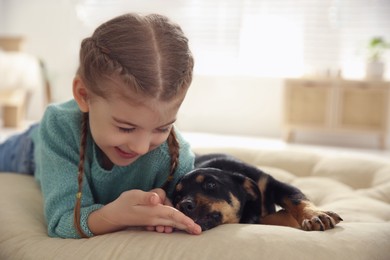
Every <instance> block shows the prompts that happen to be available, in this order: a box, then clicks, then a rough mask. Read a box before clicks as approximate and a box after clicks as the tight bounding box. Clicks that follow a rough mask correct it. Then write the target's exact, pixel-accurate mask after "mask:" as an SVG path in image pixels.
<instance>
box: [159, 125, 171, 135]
mask: <svg viewBox="0 0 390 260" xmlns="http://www.w3.org/2000/svg"><path fill="white" fill-rule="evenodd" d="M171 127H172V126H167V127H164V128H157V129H156V130H157V132H159V133H166V132H169V131H170V130H171Z"/></svg>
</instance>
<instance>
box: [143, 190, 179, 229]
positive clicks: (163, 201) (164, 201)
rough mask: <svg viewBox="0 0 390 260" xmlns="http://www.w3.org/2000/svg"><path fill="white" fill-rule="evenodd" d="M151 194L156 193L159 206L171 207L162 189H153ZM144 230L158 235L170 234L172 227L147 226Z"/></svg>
mask: <svg viewBox="0 0 390 260" xmlns="http://www.w3.org/2000/svg"><path fill="white" fill-rule="evenodd" d="M151 192H155V193H157V195H158V196H159V197H160V204H163V205H167V206H170V207H173V204H172V202H171V201H170V200H169V199H168V198H167V197H166V193H165V191H164V190H163V189H159V188H158V189H153V190H151ZM146 230H148V231H157V232H159V233H172V232H173V227H171V226H147V227H146Z"/></svg>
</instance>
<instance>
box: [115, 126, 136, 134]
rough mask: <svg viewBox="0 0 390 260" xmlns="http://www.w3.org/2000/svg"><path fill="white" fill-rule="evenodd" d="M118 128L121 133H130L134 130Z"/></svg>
mask: <svg viewBox="0 0 390 260" xmlns="http://www.w3.org/2000/svg"><path fill="white" fill-rule="evenodd" d="M118 129H119V131H121V132H123V133H131V132H133V131H134V130H135V128H124V127H118Z"/></svg>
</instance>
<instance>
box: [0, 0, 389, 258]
mask: <svg viewBox="0 0 390 260" xmlns="http://www.w3.org/2000/svg"><path fill="white" fill-rule="evenodd" d="M125 13H137V14H140V15H148V14H161V15H164V16H166V17H168V18H169V19H170V20H171V21H173V22H174V23H176V24H178V25H179V26H180V28H181V29H182V32H183V33H184V35H185V37H187V39H188V46H189V50H190V52H191V53H192V57H193V61H194V66H193V71H192V80H190V81H191V84H190V86H189V88H188V91H187V92H186V95H185V98H184V100H183V101H182V103H181V106H180V108H179V109H178V111H177V114H176V115H175V117H174V118H173V120H171V121H172V122H171V121H169V124H168V125H172V129H175V130H177V131H179V132H180V135H179V137H180V138H183V139H184V140H186V141H185V142H188V144H189V145H190V147H191V148H190V149H191V152H194V154H197V155H199V154H208V153H226V154H229V155H233V156H234V157H236V158H238V159H240V160H242V161H243V162H245V163H248V164H251V165H254V166H256V167H257V168H259V169H262V170H264V171H265V172H267V173H269V174H270V175H271V176H273V177H275V178H277V179H280V180H282V181H284V182H288V183H290V184H292V185H294V186H297V187H298V188H299V189H301V190H302V191H303V192H304V193H305V194H306V195H307V197H308V198H309V199H310V200H312V201H313V202H314V203H315V204H316V205H319V206H320V207H321V208H327V209H329V210H330V211H332V212H337V213H338V214H340V216H341V217H342V218H343V219H344V221H343V222H340V224H338V223H332V226H333V224H337V226H336V228H335V229H333V230H329V231H328V230H327V231H326V232H324V233H325V234H327V235H326V236H325V235H324V236H322V237H321V234H317V233H315V232H309V233H310V234H313V235H307V236H305V235H304V236H301V235H300V233H299V234H298V233H296V232H297V230H295V229H293V231H290V230H289V229H288V230H285V229H280V230H279V229H278V230H277V231H276V232H275V231H274V230H272V229H268V228H267V227H265V228H263V229H261V228H259V227H257V225H250V226H249V227H247V228H243V227H242V226H240V225H237V226H235V225H232V228H225V227H216V228H215V231H214V229H213V230H209V231H206V232H204V234H202V235H201V236H203V235H205V236H204V237H205V238H204V239H203V240H199V239H198V240H197V239H196V238H192V237H191V239H189V240H186V239H184V238H187V237H189V236H185V235H184V234H183V233H179V234H176V233H175V234H174V236H172V237H170V238H169V239H165V240H164V239H163V240H161V237H157V236H156V237H154V236H153V235H152V234H151V232H145V233H146V234H144V233H142V232H140V231H128V232H130V233H131V234H134V236H130V237H127V236H126V235H128V234H127V233H126V231H120V232H118V234H119V235H116V234H109V235H108V236H106V235H103V236H101V237H100V236H97V237H96V239H95V237H94V238H92V239H91V240H86V241H85V243H83V244H80V245H79V246H75V244H72V243H71V242H72V240H68V241H61V240H60V239H58V240H57V239H52V238H49V237H47V235H46V237H45V236H44V235H43V233H42V230H43V232H44V231H45V226H46V225H44V224H42V223H44V221H45V218H44V215H43V211H42V207H43V206H42V196H41V194H40V189H39V188H38V187H36V186H34V185H36V184H35V181H34V178H31V176H21V175H18V176H17V178H19V177H22V178H23V179H21V181H22V182H23V183H22V184H23V185H24V186H23V187H24V188H25V189H26V190H27V191H28V192H27V193H23V192H20V190H22V188H20V187H19V186H17V185H19V184H18V180H16V179H14V177H11V176H12V174H8V173H7V174H5V173H4V174H3V173H2V174H0V185H1V183H3V185H1V187H0V197H4V200H1V203H0V206H4V207H6V206H7V207H11V206H12V205H15V206H14V207H13V206H12V207H11V208H12V209H10V210H8V211H6V212H10V213H9V214H3V213H1V214H0V216H1V217H0V222H4V221H10V220H13V219H15V216H14V215H12V214H11V212H13V213H15V214H16V213H18V212H19V213H18V214H23V215H28V214H29V212H30V213H31V212H34V214H35V215H36V214H38V215H37V216H39V217H37V218H33V217H32V218H30V219H28V220H22V219H19V220H18V221H19V222H18V221H17V220H16V219H15V221H14V222H12V223H13V227H14V229H12V230H11V228H10V227H4V228H6V229H5V230H2V229H3V227H1V228H0V259H3V258H4V259H51V258H52V257H53V256H59V258H60V259H65V258H69V257H73V258H74V259H79V258H80V259H89V258H92V257H97V258H99V257H103V258H102V259H106V258H107V259H129V258H128V257H129V256H130V255H131V256H138V257H139V258H141V259H165V258H167V259H168V258H169V259H219V258H221V256H222V255H223V256H225V255H226V254H227V253H226V252H228V251H229V250H233V248H234V250H233V251H234V252H232V255H231V258H229V257H228V256H226V257H224V259H238V258H240V259H254V258H256V257H255V256H254V255H253V253H255V254H257V253H258V252H259V250H260V248H261V251H262V252H263V254H264V255H265V256H266V258H270V259H285V258H286V257H288V256H290V254H292V255H294V256H296V258H293V259H312V257H313V254H315V255H317V254H318V255H319V256H318V259H329V258H334V259H347V258H353V259H368V258H371V259H386V257H388V246H389V242H388V241H390V225H389V224H390V15H389V14H390V1H389V0H318V1H312V0H299V1H296V0H207V1H206V0H186V1H185V0H147V1H136V0H109V1H103V0H0V106H1V109H0V142H3V141H6V140H9V139H8V138H10V137H11V136H13V135H15V134H20V133H24V131H26V130H28V129H31V128H30V127H31V126H33V127H34V126H37V127H39V126H38V125H37V124H39V123H40V122H41V120H42V119H44V118H45V111H47V108H48V107H51V106H56V105H57V104H62V103H65V102H74V100H73V99H76V101H77V102H78V99H77V98H75V96H74V95H75V92H74V91H75V87H74V86H75V84H77V82H80V81H77V79H79V78H78V75H79V73H80V68H81V67H80V54H79V52H80V48H81V44H82V41H83V39H86V38H87V37H89V36H91V35H92V34H93V33H94V31H95V29H96V28H97V27H98V26H99V25H101V24H102V23H104V22H106V21H108V20H109V19H112V18H114V17H117V16H119V15H123V14H125ZM129 33H132V31H129ZM108 42H110V41H108ZM110 44H111V43H110ZM95 45H96V46H97V47H98V48H100V51H101V52H102V53H104V54H105V55H108V57H111V56H110V50H108V49H106V48H105V47H100V46H99V45H98V43H96V42H95ZM114 45H115V44H114ZM170 47H172V46H170ZM166 48H169V47H166ZM126 57H129V59H131V55H130V56H126ZM148 57H149V56H148ZM111 58H112V57H111ZM159 59H160V60H163V59H164V57H159ZM118 63H120V62H119V61H118ZM161 66H162V65H161ZM178 69H179V70H182V71H183V73H184V72H185V71H186V70H185V68H178ZM130 74H131V73H130ZM134 78H135V79H134V81H135V82H139V79H137V78H136V77H134ZM81 81H82V80H81ZM75 82H76V83H75ZM161 82H162V81H161ZM161 82H160V83H161ZM98 84H99V83H98V82H96V85H98ZM162 85H163V84H162ZM72 100H73V101H72ZM74 103H75V102H74ZM77 104H78V105H79V107H80V109H81V110H82V112H85V111H83V106H82V105H80V103H79V102H78V103H77ZM118 106H119V105H118ZM155 107H157V109H155V111H160V110H163V107H164V106H161V107H160V103H157V105H156V106H155ZM88 109H89V108H88ZM102 111H103V109H102ZM160 112H161V111H160ZM156 113H157V112H156ZM83 114H87V113H83ZM134 114H135V112H134ZM161 114H163V112H161ZM164 115H165V114H164ZM135 116H136V117H138V118H142V117H143V114H137V115H135ZM53 118H58V116H56V117H53ZM91 118H92V115H90V118H89V120H91ZM145 118H146V114H145ZM87 119H88V118H87ZM53 120H54V121H55V120H56V119H53ZM83 120H84V121H83V122H87V121H86V119H83ZM115 120H116V119H115ZM156 120H157V119H156ZM116 121H118V122H120V123H121V124H122V123H123V122H122V121H123V120H116ZM157 121H158V120H157ZM89 124H91V123H90V121H89ZM80 125H81V124H80ZM86 125H87V126H86V128H85V129H87V130H85V131H89V130H88V127H89V126H88V123H86ZM95 125H98V126H99V123H96V124H95ZM102 125H103V124H102ZM130 125H131V124H130ZM161 125H163V124H162V123H161ZM83 127H84V126H83V125H82V126H80V128H81V129H84V128H83ZM59 128H60V127H59ZM100 128H101V129H103V127H100ZM122 128H123V127H120V129H122ZM66 129H67V128H66V127H64V128H63V129H62V128H61V129H57V130H56V131H58V133H60V132H63V133H62V135H67V134H68V133H67V131H66ZM156 129H157V130H158V131H160V130H161V129H160V127H159V128H156ZM125 130H126V129H125ZM163 130H164V129H163ZM82 131H84V130H82ZM126 131H128V129H127V130H126ZM160 132H161V133H162V132H163V131H162V130H161V131H160ZM160 132H159V133H160ZM171 132H173V130H171ZM153 133H155V132H153ZM161 133H160V134H161ZM71 134H72V133H69V135H71ZM109 134H110V133H107V135H109ZM127 134H128V135H129V136H130V135H131V134H132V132H131V131H128V132H127ZM167 134H168V132H167ZM48 135H50V133H48ZM102 135H104V134H102ZM122 135H124V134H123V133H122ZM167 136H168V135H167ZM78 138H79V137H78ZM81 138H82V137H81ZM86 138H87V137H86ZM180 138H179V139H180ZM79 139H80V138H79ZM79 139H77V140H78V142H80V141H79ZM112 139H114V138H112ZM88 140H89V139H88ZM164 140H166V139H164ZM169 140H170V139H168V142H169ZM88 142H89V141H88ZM80 143H81V147H82V145H83V142H82V140H81V142H80ZM84 144H85V142H84ZM79 146H80V144H79V143H77V148H78V147H79ZM95 146H99V145H95ZM47 147H49V148H51V145H47ZM97 149H101V147H100V146H99V148H97ZM147 149H151V148H150V147H149V146H148V148H147ZM82 151H83V153H84V150H83V149H82ZM87 151H90V150H87ZM99 151H100V150H99ZM100 152H102V153H105V151H104V149H102V151H100ZM3 153H4V152H3ZM80 153H81V152H80ZM97 153H98V152H97ZM120 153H121V155H122V157H123V158H125V157H128V158H130V157H131V156H130V155H131V154H128V153H126V152H124V151H121V152H120ZM139 153H141V152H139ZM18 154H20V153H18ZM67 156H68V155H67ZM87 156H88V155H87ZM171 156H172V155H171ZM80 158H81V157H80ZM179 158H180V157H179ZM108 159H109V160H111V161H110V163H112V164H114V165H116V163H115V162H114V161H113V160H112V159H111V158H108ZM43 160H44V159H43ZM91 160H92V159H91ZM178 160H180V159H178ZM73 161H77V162H78V157H77V158H76V159H75V160H73ZM80 161H82V160H81V159H80ZM5 162H6V159H3V160H2V159H1V146H0V164H1V163H3V164H5ZM82 162H83V161H82ZM80 165H82V163H80V164H79V166H78V167H79V168H78V169H80ZM58 167H59V168H61V167H62V165H58ZM88 167H89V166H88ZM88 167H87V168H88ZM91 167H92V166H91ZM1 169H2V168H1V167H0V172H10V170H1ZM75 169H76V170H75V175H76V173H77V171H78V172H79V174H80V170H77V165H76V166H75ZM174 169H175V168H174ZM172 172H173V170H172ZM2 177H3V179H2ZM25 177H26V178H25ZM170 177H172V176H170ZM86 178H89V177H86ZM29 185H30V186H29ZM13 187H18V188H17V189H15V188H13ZM79 187H82V184H80V183H79ZM1 190H3V191H1ZM30 192H31V193H30ZM79 192H80V191H79ZM11 193H12V194H13V195H12V196H14V197H15V202H14V203H8V202H9V201H11V200H10V199H7V198H6V196H5V194H11ZM1 194H4V196H2V195H1ZM77 194H81V193H77ZM29 197H31V198H34V200H33V201H34V203H31V205H29V206H28V207H27V208H25V209H24V211H22V209H20V208H21V207H17V205H24V204H29V203H28V202H27V201H26V198H29ZM16 200H17V201H16ZM80 201H82V200H81V199H80ZM80 203H81V202H80ZM11 204H12V205H11ZM72 206H73V205H72ZM29 207H31V208H29ZM1 211H2V212H5V211H3V210H1ZM41 211H42V212H41ZM21 212H23V213H21ZM38 218H39V219H38ZM20 221H24V222H25V221H29V222H28V224H29V225H30V226H34V225H35V227H36V226H37V225H38V227H39V228H34V227H32V229H31V230H30V229H28V228H27V227H24V228H22V227H21V226H19V224H20V223H21V222H20ZM336 222H337V221H336ZM18 223H19V224H18ZM339 225H340V226H339ZM2 226H3V225H2ZM41 226H42V228H41ZM223 226H225V225H223ZM253 226H256V227H253ZM278 228H279V227H278ZM332 228H333V227H332ZM38 229H39V230H38ZM24 231H27V234H28V236H29V240H28V239H27V238H25V239H24V238H21V237H18V234H21V233H23V232H24ZM18 232H19V233H18ZM34 232H37V233H34ZM39 232H41V233H39ZM229 232H235V233H234V234H237V236H235V235H231V233H229ZM273 232H275V233H273ZM92 233H93V232H92ZM92 233H91V234H92ZM259 234H266V235H267V236H271V237H272V236H273V240H272V242H270V243H271V244H270V245H269V247H270V248H264V245H262V246H260V244H262V243H264V241H265V240H263V238H262V237H261V236H260V235H259ZM158 235H162V234H158ZM337 235H339V236H340V238H339V239H336V238H335V237H336V236H337ZM119 236H120V237H119ZM221 236H225V237H233V238H232V241H233V242H232V243H231V244H229V243H228V242H222V243H221V242H220V241H219V239H218V238H220V237H221ZM11 237H12V238H13V240H12V239H10V238H11ZM207 237H209V238H210V240H207ZM285 237H288V238H289V239H291V241H292V242H291V241H290V242H289V243H286V242H283V238H285ZM351 237H352V239H351V241H349V239H350V238H351ZM372 237H378V239H377V240H376V241H375V242H373V241H372ZM17 239H19V240H17ZM99 239H100V240H99ZM110 239H111V240H110ZM121 239H122V240H121ZM7 241H8V242H7ZM12 241H19V242H18V243H19V244H18V243H16V242H15V243H13V242H12ZM145 241H148V243H150V244H152V246H153V247H154V248H155V250H152V251H153V252H152V251H150V252H148V255H143V253H142V252H141V250H140V249H136V250H135V249H134V248H132V247H131V246H130V244H134V245H137V246H139V248H142V247H143V246H142V245H144V243H145ZM149 241H150V242H149ZM208 241H213V243H214V245H215V244H218V246H217V245H215V250H213V246H211V244H212V243H210V242H208ZM281 241H282V242H281ZM313 241H315V242H316V243H317V244H316V245H315V246H309V247H308V248H307V250H308V252H306V253H305V252H304V251H300V249H299V248H302V243H311V242H313ZM386 241H387V242H386ZM11 242H12V243H11ZM68 242H69V243H68ZM176 243H178V244H179V245H180V243H182V244H183V248H187V249H188V250H189V252H191V254H190V255H186V252H185V250H179V251H178V252H177V255H172V254H169V253H164V254H157V252H158V251H160V252H162V251H164V250H165V249H168V250H176V249H175V247H174V245H175V244H176ZM192 243H193V244H192ZM243 243H246V244H248V245H251V246H257V244H259V248H258V249H253V250H252V248H251V249H250V250H244V251H245V252H243V251H242V250H240V247H239V245H241V244H243ZM278 243H282V246H281V247H280V248H283V246H284V247H285V248H286V250H285V251H283V250H280V249H276V248H278V247H279V244H278ZM232 244H234V245H232ZM320 244H321V245H320ZM22 245H24V246H22ZM319 245H320V246H319ZM41 247H42V248H45V250H47V252H46V253H44V252H43V251H45V250H34V248H41ZM50 247H51V248H52V249H48V248H50ZM98 247H101V250H97V249H96V250H97V251H96V252H92V250H95V249H93V248H98ZM271 247H272V248H273V249H274V250H277V251H278V252H277V253H276V256H275V258H272V256H273V254H274V253H275V252H274V251H273V250H272V249H271ZM200 248H202V249H200ZM329 248H332V249H333V250H329ZM19 249H20V250H19ZM103 249H104V250H106V251H105V252H104V250H103ZM18 250H19V251H18ZM89 250H91V251H89ZM197 250H200V251H203V250H204V252H202V253H204V256H205V257H196V253H195V252H196V251H197ZM386 251H387V252H386ZM2 252H4V253H2ZM32 252H33V253H32ZM240 252H241V253H240ZM287 252H290V254H289V253H287ZM31 254H33V256H34V257H28V256H30V255H31ZM240 254H241V255H240ZM12 256H14V258H13V257H12ZM163 256H164V257H163ZM160 257H161V258H160ZM366 257H368V258H366Z"/></svg>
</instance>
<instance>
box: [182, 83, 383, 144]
mask: <svg viewBox="0 0 390 260" xmlns="http://www.w3.org/2000/svg"><path fill="white" fill-rule="evenodd" d="M283 95H284V90H283V79H281V78H256V77H234V76H225V77H223V76H199V75H195V77H194V80H193V83H192V85H191V87H190V89H189V91H188V94H187V97H186V100H185V101H184V103H183V105H182V107H181V110H180V113H179V117H178V122H177V125H178V127H179V128H180V129H181V130H184V131H196V132H212V133H223V134H238V135H251V136H265V137H272V138H281V137H282V136H283ZM389 116H390V114H389ZM389 122H390V120H389ZM388 129H389V133H388V136H389V138H388V140H387V143H388V147H390V126H389V128H388ZM295 141H297V142H303V143H309V144H318V143H319V144H324V145H336V146H348V147H356V148H378V144H379V143H378V136H377V135H372V134H361V133H360V134H355V133H353V134H352V133H332V132H328V131H327V132H313V131H311V132H310V131H297V132H296V134H295Z"/></svg>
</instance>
